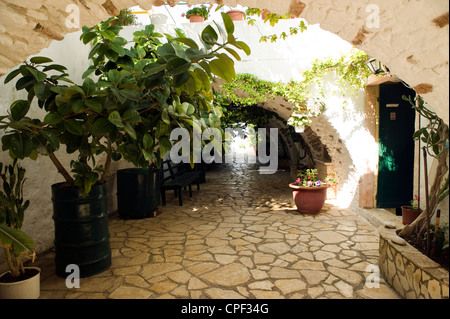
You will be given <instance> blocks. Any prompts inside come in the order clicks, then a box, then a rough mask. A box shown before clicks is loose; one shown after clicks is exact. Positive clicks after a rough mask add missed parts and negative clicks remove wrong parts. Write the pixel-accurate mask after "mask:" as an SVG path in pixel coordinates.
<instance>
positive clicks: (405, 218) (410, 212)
mask: <svg viewBox="0 0 450 319" xmlns="http://www.w3.org/2000/svg"><path fill="white" fill-rule="evenodd" d="M421 213H422V210H421V209H413V208H412V207H411V206H402V223H403V225H409V224H411V223H412V222H413V221H414V220H415V219H416V218H417V217H418V216H419V215H420V214H421Z"/></svg>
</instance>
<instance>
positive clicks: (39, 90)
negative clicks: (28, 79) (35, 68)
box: [33, 82, 52, 100]
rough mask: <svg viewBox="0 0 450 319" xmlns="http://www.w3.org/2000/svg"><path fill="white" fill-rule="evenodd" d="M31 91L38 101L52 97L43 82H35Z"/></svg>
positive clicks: (48, 88) (48, 87) (47, 86)
mask: <svg viewBox="0 0 450 319" xmlns="http://www.w3.org/2000/svg"><path fill="white" fill-rule="evenodd" d="M33 90H34V93H35V94H36V97H37V98H38V99H39V100H46V99H48V98H49V97H50V96H51V95H52V91H51V89H50V86H49V85H47V84H45V83H44V82H36V83H35V84H34V86H33Z"/></svg>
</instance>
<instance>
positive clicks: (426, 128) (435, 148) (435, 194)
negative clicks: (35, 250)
mask: <svg viewBox="0 0 450 319" xmlns="http://www.w3.org/2000/svg"><path fill="white" fill-rule="evenodd" d="M402 98H403V100H405V101H408V102H409V103H410V105H411V107H412V108H414V109H415V110H416V112H417V113H418V114H419V115H420V116H421V117H422V118H423V119H424V120H425V121H428V123H426V122H425V125H423V126H422V127H421V128H420V129H418V130H417V131H416V132H414V135H413V139H414V140H416V141H418V140H420V141H422V142H423V143H424V145H423V146H422V150H423V151H424V154H428V155H429V156H431V157H433V158H435V159H436V160H437V165H436V168H435V172H436V173H435V174H434V176H435V177H434V180H433V182H432V184H431V185H430V186H429V185H426V187H430V188H429V204H428V205H427V206H428V208H427V209H428V212H427V209H425V210H424V211H423V212H422V213H421V214H420V215H419V217H417V218H416V219H415V220H414V222H412V223H411V224H409V225H406V226H405V227H404V228H403V229H402V230H401V231H400V233H399V235H400V236H402V237H404V238H408V237H410V236H411V235H413V234H414V233H416V235H417V239H418V240H420V239H421V238H422V237H423V234H424V233H425V231H426V229H427V228H428V227H427V226H429V225H428V223H427V214H428V216H429V217H430V219H431V217H432V216H433V215H434V214H435V212H436V209H437V206H438V204H439V203H440V202H441V201H442V200H444V199H445V198H447V197H448V194H449V181H448V164H447V163H448V155H449V140H448V134H449V129H448V125H447V124H446V123H445V122H444V121H443V120H442V119H441V118H440V117H439V116H438V115H437V114H436V113H435V112H433V111H431V110H430V109H429V108H428V107H427V105H426V103H425V101H424V99H423V98H422V97H421V96H420V95H417V96H416V97H415V99H413V98H412V97H411V96H403V97H402Z"/></svg>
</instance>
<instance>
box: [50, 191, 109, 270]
mask: <svg viewBox="0 0 450 319" xmlns="http://www.w3.org/2000/svg"><path fill="white" fill-rule="evenodd" d="M62 185H63V183H58V184H54V185H52V202H53V220H54V223H55V242H54V243H55V266H56V274H57V275H58V276H61V277H67V276H68V275H69V273H67V272H66V267H67V266H68V265H71V264H75V265H77V266H78V267H79V270H80V277H89V276H93V275H96V274H98V273H101V272H103V271H104V270H106V269H108V268H109V267H110V266H111V248H110V238H109V229H108V213H109V211H108V198H107V189H106V183H103V184H99V185H94V186H93V187H92V189H91V192H90V193H89V194H88V195H86V196H83V195H82V194H80V191H79V189H78V187H64V186H62Z"/></svg>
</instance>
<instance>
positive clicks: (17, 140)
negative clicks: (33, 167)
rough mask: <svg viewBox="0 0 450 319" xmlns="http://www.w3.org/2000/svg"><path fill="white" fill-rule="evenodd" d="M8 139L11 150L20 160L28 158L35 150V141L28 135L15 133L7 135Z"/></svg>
mask: <svg viewBox="0 0 450 319" xmlns="http://www.w3.org/2000/svg"><path fill="white" fill-rule="evenodd" d="M5 137H6V136H5ZM7 139H8V144H9V147H10V150H11V151H12V153H13V154H14V155H15V156H16V157H17V158H19V159H24V158H26V157H28V156H29V155H30V154H31V153H32V152H33V150H34V145H33V141H32V140H31V137H29V136H28V135H25V134H21V133H14V134H11V135H7Z"/></svg>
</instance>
